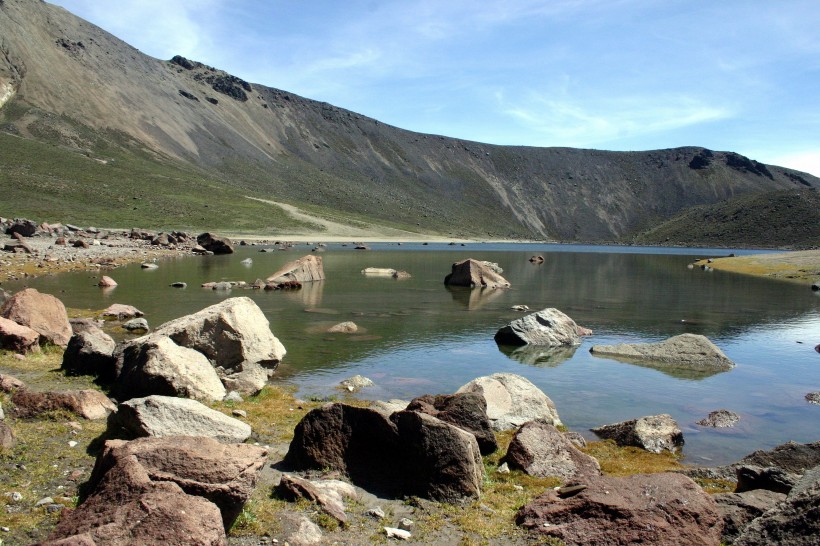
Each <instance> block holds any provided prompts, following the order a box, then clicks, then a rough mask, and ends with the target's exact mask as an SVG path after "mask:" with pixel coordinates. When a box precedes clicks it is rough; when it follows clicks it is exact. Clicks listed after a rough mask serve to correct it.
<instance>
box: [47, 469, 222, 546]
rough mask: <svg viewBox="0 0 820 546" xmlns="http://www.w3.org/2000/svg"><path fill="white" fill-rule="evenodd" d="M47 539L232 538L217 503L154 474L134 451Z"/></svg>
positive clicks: (125, 543) (205, 541)
mask: <svg viewBox="0 0 820 546" xmlns="http://www.w3.org/2000/svg"><path fill="white" fill-rule="evenodd" d="M42 544H43V545H49V546H57V545H68V544H71V545H95V544H97V545H100V546H102V545H103V544H105V545H106V546H131V545H134V544H164V545H174V546H183V545H187V544H200V545H203V546H224V545H225V544H227V538H226V536H225V529H224V527H223V525H222V521H221V517H220V513H219V508H217V506H216V505H215V504H213V503H212V502H210V501H209V500H207V499H205V498H202V497H200V496H197V495H191V494H187V493H186V492H185V491H183V489H182V488H181V487H180V486H179V485H177V484H176V483H173V482H172V481H167V480H165V479H163V477H162V476H152V475H151V474H150V473H149V472H148V471H147V470H146V468H145V467H143V466H142V465H141V464H140V461H139V460H138V459H137V458H136V457H134V456H130V457H124V458H122V459H121V460H118V461H117V462H116V464H115V465H114V466H112V467H110V468H108V471H107V472H106V474H105V475H104V476H103V478H102V479H101V480H100V482H99V483H97V484H96V486H95V487H94V489H93V492H92V493H91V495H90V496H89V497H88V498H87V499H86V500H85V502H83V504H81V505H80V506H79V507H78V508H77V509H75V510H64V511H63V517H62V518H61V520H60V523H58V524H57V527H56V528H55V529H54V531H53V532H52V533H51V535H50V536H49V539H48V540H47V541H45V542H43V543H42Z"/></svg>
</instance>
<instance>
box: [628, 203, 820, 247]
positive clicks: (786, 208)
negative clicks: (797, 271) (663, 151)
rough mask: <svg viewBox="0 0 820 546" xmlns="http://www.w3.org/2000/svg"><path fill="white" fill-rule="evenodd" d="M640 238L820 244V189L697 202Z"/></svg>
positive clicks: (647, 241) (702, 242)
mask: <svg viewBox="0 0 820 546" xmlns="http://www.w3.org/2000/svg"><path fill="white" fill-rule="evenodd" d="M634 242H635V243H638V244H680V245H696V246H723V247H740V246H757V247H771V248H774V247H788V248H811V247H818V246H820V193H818V191H817V190H816V189H802V190H786V191H777V192H768V193H764V194H756V195H744V196H741V197H737V198H734V199H731V200H729V201H726V202H724V203H718V204H715V205H703V206H699V207H693V208H691V209H688V210H686V211H684V212H683V213H681V214H679V215H677V216H675V217H674V218H672V219H671V220H668V221H666V222H664V223H662V224H660V225H658V226H657V227H655V228H653V229H650V230H648V231H645V232H643V233H640V234H639V235H637V236H636V237H635V238H634Z"/></svg>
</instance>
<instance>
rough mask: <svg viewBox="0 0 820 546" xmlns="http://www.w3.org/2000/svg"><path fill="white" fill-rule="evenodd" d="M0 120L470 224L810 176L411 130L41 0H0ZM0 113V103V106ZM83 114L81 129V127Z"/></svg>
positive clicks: (653, 205)
mask: <svg viewBox="0 0 820 546" xmlns="http://www.w3.org/2000/svg"><path fill="white" fill-rule="evenodd" d="M0 37H2V38H0V52H2V53H0V96H5V97H6V99H5V101H6V102H5V105H6V106H5V107H4V110H5V111H7V112H10V108H9V106H10V105H13V106H14V115H13V116H12V115H11V114H9V115H7V116H6V118H5V119H3V120H0V124H4V126H5V127H7V129H8V130H11V131H13V132H16V133H17V134H19V135H20V136H23V137H26V138H33V139H41V140H42V139H44V138H47V139H52V140H56V141H58V143H59V144H60V145H63V146H68V147H74V148H77V149H78V150H83V151H84V153H92V152H93V147H94V142H93V141H94V139H93V138H89V137H88V134H89V131H90V132H92V133H93V132H94V131H110V132H115V133H116V134H117V135H123V138H124V139H126V140H128V141H129V142H128V146H130V147H132V148H134V149H144V150H147V151H148V152H150V153H152V154H154V155H156V157H157V158H170V159H173V160H175V161H181V162H185V163H187V164H189V165H192V166H195V167H196V168H198V169H202V170H203V172H204V173H207V174H208V175H209V176H212V177H214V178H217V179H219V180H221V181H222V183H224V184H225V185H227V186H231V187H234V188H236V190H237V191H252V192H254V194H255V195H257V196H261V197H266V196H271V197H275V198H276V199H277V200H280V201H287V202H291V203H298V204H311V205H317V206H321V207H325V208H327V209H333V210H338V211H342V212H345V213H351V214H355V215H360V216H362V217H365V218H370V219H373V220H376V221H385V222H396V223H398V224H401V225H405V226H415V225H419V226H423V227H427V228H429V229H432V230H440V231H453V232H459V233H462V234H464V235H469V236H472V237H478V238H481V237H532V238H545V239H559V240H574V241H596V240H614V239H617V238H619V237H622V236H624V235H626V234H629V233H632V232H635V231H639V230H643V229H646V228H648V227H650V226H652V225H654V224H657V223H658V222H660V221H663V220H665V219H667V218H670V217H671V216H673V215H675V214H677V213H678V212H680V211H682V210H684V209H686V208H689V207H692V206H694V205H700V204H710V203H717V202H721V201H723V200H726V199H728V198H730V197H733V196H738V195H743V194H747V193H761V192H767V191H773V190H783V189H790V188H795V187H806V186H810V187H811V186H815V187H816V186H818V179H816V178H814V177H811V176H810V175H806V174H804V173H796V172H794V171H790V170H788V169H783V168H780V167H774V166H767V165H763V164H761V163H758V162H756V161H754V160H753V159H749V158H745V157H743V156H740V155H738V154H733V153H731V152H713V151H710V150H705V149H703V148H698V147H689V148H678V149H672V150H656V151H650V152H606V151H598V150H579V149H571V148H533V147H523V146H493V145H488V144H482V143H478V142H469V141H464V140H459V139H452V138H447V137H443V136H437V135H425V134H419V133H413V132H411V131H406V130H403V129H399V128H396V127H392V126H389V125H385V124H383V123H380V122H379V121H378V120H375V119H372V118H368V117H367V116H363V115H361V114H357V113H355V112H351V111H348V110H344V109H342V108H337V107H335V106H332V105H330V104H327V103H320V102H317V101H312V100H310V99H306V98H303V97H299V96H297V95H294V94H292V93H289V92H287V91H282V90H278V89H274V88H270V87H266V86H264V85H261V84H257V83H250V82H246V81H244V80H242V79H241V78H239V77H236V76H234V75H231V74H228V73H226V72H224V71H221V70H219V69H217V68H213V67H210V66H207V65H206V64H203V63H200V62H197V61H194V60H190V59H185V58H183V57H179V56H177V57H174V58H173V59H170V60H167V61H164V60H158V59H154V58H151V57H148V56H146V55H144V54H142V53H141V52H139V51H138V50H136V49H134V48H133V47H131V46H129V45H128V44H126V43H124V42H122V41H121V40H119V39H117V38H116V37H114V36H112V35H110V34H108V33H107V32H105V31H103V30H101V29H99V28H97V27H95V26H94V25H91V24H90V23H88V22H86V21H83V20H82V19H79V18H77V17H75V16H73V15H71V14H70V13H68V12H67V11H65V10H63V9H61V8H58V7H55V6H52V5H50V4H47V3H45V2H41V1H39V0H4V1H3V2H2V3H0ZM0 117H2V111H0ZM86 128H88V129H89V130H86Z"/></svg>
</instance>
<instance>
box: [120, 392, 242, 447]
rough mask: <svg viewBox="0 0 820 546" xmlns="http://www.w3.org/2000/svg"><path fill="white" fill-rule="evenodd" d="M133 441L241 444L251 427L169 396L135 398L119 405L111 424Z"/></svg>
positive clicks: (195, 402)
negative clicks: (205, 440) (195, 438)
mask: <svg viewBox="0 0 820 546" xmlns="http://www.w3.org/2000/svg"><path fill="white" fill-rule="evenodd" d="M109 425H110V426H111V427H117V426H119V427H122V428H124V429H126V430H127V431H128V432H130V433H131V434H132V435H134V436H136V437H143V436H150V437H155V438H159V437H163V436H205V437H208V438H213V439H215V440H218V441H220V442H228V443H231V442H237V443H241V442H244V441H245V440H247V439H248V438H249V437H250V435H251V427H250V425H248V424H247V423H243V422H242V421H239V420H238V419H234V418H233V417H228V416H227V415H225V414H224V413H222V412H219V411H216V410H213V409H211V408H209V407H207V406H205V405H204V404H201V403H200V402H197V401H196V400H190V399H187V398H174V397H171V396H147V397H145V398H134V399H132V400H129V401H127V402H123V403H122V404H120V405H119V410H118V411H117V413H116V415H115V416H113V417H112V418H111V420H110V423H109Z"/></svg>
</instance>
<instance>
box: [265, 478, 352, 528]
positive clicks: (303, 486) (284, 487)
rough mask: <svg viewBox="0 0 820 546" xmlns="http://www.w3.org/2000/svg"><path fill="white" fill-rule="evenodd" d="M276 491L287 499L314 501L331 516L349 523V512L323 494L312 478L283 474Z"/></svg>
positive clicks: (340, 521) (343, 522) (342, 522)
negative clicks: (312, 481)
mask: <svg viewBox="0 0 820 546" xmlns="http://www.w3.org/2000/svg"><path fill="white" fill-rule="evenodd" d="M276 493H277V494H278V495H279V496H280V497H282V498H283V499H285V500H287V501H291V502H293V501H296V500H299V499H305V500H308V501H310V502H314V503H316V504H318V505H319V507H320V508H321V509H322V510H323V511H324V512H325V513H326V514H327V515H329V516H330V517H332V518H333V519H335V520H336V521H338V522H339V523H341V524H342V525H345V524H347V514H345V512H344V510H342V509H341V507H340V506H339V505H338V504H336V503H334V502H331V501H330V500H329V499H328V498H327V496H326V495H323V494H322V492H321V491H319V489H317V488H316V487H315V486H314V485H313V483H311V482H310V480H303V479H302V478H298V477H296V476H291V475H289V474H283V475H282V479H281V480H280V482H279V485H277V486H276Z"/></svg>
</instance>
